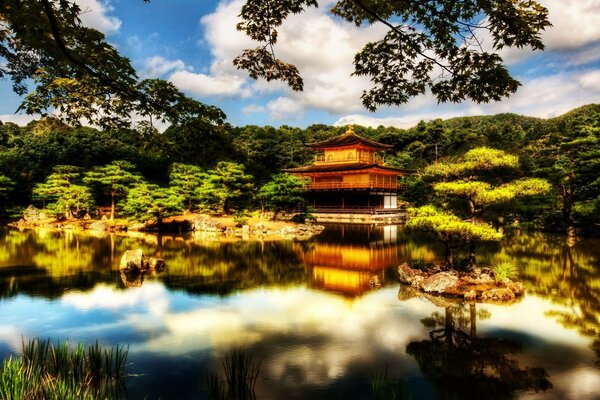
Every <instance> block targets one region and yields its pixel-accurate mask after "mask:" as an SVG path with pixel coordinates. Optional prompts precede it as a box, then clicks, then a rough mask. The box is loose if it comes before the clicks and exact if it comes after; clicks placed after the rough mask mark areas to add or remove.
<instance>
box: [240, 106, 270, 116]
mask: <svg viewBox="0 0 600 400" xmlns="http://www.w3.org/2000/svg"><path fill="white" fill-rule="evenodd" d="M266 110H267V109H266V108H265V107H263V106H259V105H257V104H248V105H247V106H244V107H243V108H242V112H243V113H244V114H256V113H262V112H265V111H266Z"/></svg>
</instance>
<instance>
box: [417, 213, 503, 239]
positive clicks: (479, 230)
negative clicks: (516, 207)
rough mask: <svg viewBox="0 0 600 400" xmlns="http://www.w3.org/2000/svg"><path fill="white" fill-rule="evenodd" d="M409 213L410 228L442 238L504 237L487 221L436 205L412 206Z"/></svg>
mask: <svg viewBox="0 0 600 400" xmlns="http://www.w3.org/2000/svg"><path fill="white" fill-rule="evenodd" d="M408 213H409V215H410V218H409V219H408V220H407V222H406V226H407V227H408V228H412V229H419V230H422V231H427V232H431V233H433V234H435V235H436V236H438V238H439V239H440V240H448V239H449V238H451V237H453V236H454V237H458V238H460V239H462V240H465V241H469V240H482V241H498V240H500V239H502V233H501V232H499V231H497V230H496V229H494V228H493V227H492V226H490V225H488V224H486V223H474V222H472V221H465V220H462V219H461V218H459V217H458V216H456V215H454V214H452V213H450V212H448V211H442V210H439V209H437V208H435V207H434V206H423V207H419V208H410V209H409V210H408Z"/></svg>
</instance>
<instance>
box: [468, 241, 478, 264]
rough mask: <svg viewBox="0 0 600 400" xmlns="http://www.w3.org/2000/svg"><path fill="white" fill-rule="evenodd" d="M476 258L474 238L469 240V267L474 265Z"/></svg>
mask: <svg viewBox="0 0 600 400" xmlns="http://www.w3.org/2000/svg"><path fill="white" fill-rule="evenodd" d="M476 263H477V260H476V258H475V240H473V239H471V241H469V268H473V267H475V265H476Z"/></svg>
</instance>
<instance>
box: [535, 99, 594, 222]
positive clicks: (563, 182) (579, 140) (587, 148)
mask: <svg viewBox="0 0 600 400" xmlns="http://www.w3.org/2000/svg"><path fill="white" fill-rule="evenodd" d="M551 123H552V126H551V130H549V131H548V132H545V133H544V134H543V135H540V137H539V138H538V139H537V140H536V141H535V142H533V143H531V144H530V145H529V146H528V150H530V151H531V152H532V153H533V162H534V163H535V168H536V172H537V173H539V174H543V175H545V176H547V177H548V180H549V181H550V182H551V183H552V184H553V186H554V187H555V189H556V192H557V194H558V196H559V198H560V214H561V217H562V218H561V219H562V221H561V225H562V228H563V229H564V228H567V227H568V226H572V225H574V224H581V222H582V221H586V222H587V223H588V224H590V225H591V223H594V222H596V223H598V222H600V217H598V211H600V179H599V178H598V169H599V168H600V110H598V107H597V106H593V105H592V106H588V107H583V108H581V109H578V110H574V111H571V112H570V113H567V114H566V115H564V116H561V117H559V118H558V119H556V120H555V121H551Z"/></svg>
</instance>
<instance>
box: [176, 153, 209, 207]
mask: <svg viewBox="0 0 600 400" xmlns="http://www.w3.org/2000/svg"><path fill="white" fill-rule="evenodd" d="M207 178H208V175H207V174H206V173H205V172H204V171H203V170H202V168H200V167H198V166H196V165H190V164H181V163H175V164H173V165H172V166H171V173H170V174H169V185H170V187H171V189H172V190H173V191H174V192H175V193H177V194H179V195H181V196H182V197H183V199H184V201H185V204H186V207H187V209H188V210H190V211H191V210H193V209H194V208H196V204H197V203H198V195H197V189H198V188H199V187H200V186H202V184H203V182H204V181H205V180H206V179H207Z"/></svg>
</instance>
